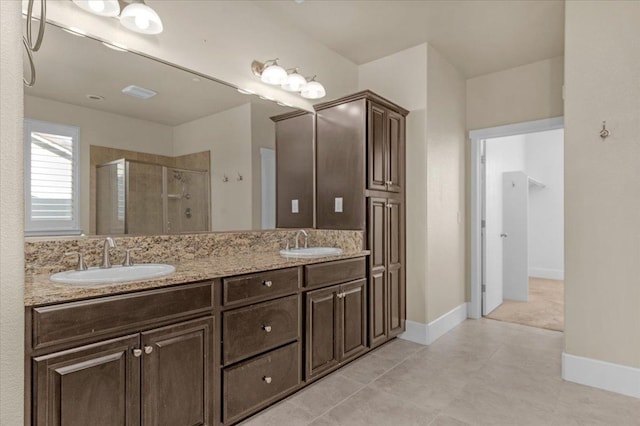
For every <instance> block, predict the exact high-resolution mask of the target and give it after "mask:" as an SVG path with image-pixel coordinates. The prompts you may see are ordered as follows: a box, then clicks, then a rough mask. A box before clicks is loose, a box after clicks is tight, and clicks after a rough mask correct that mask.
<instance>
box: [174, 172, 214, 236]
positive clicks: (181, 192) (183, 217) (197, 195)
mask: <svg viewBox="0 0 640 426" xmlns="http://www.w3.org/2000/svg"><path fill="white" fill-rule="evenodd" d="M164 180H165V195H166V196H165V209H166V222H165V232H167V233H179V232H203V231H208V230H209V173H207V172H200V171H194V170H185V169H177V168H170V167H166V168H165V179H164Z"/></svg>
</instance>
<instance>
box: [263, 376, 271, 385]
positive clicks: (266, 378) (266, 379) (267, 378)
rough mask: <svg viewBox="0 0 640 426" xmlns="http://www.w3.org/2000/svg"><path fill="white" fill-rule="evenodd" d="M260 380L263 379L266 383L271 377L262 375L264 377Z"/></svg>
mask: <svg viewBox="0 0 640 426" xmlns="http://www.w3.org/2000/svg"><path fill="white" fill-rule="evenodd" d="M262 380H264V381H265V383H267V384H269V383H271V377H269V376H264V377H263V378H262Z"/></svg>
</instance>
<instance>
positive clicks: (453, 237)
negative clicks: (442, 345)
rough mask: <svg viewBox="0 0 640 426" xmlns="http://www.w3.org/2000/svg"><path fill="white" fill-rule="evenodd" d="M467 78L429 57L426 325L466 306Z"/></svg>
mask: <svg viewBox="0 0 640 426" xmlns="http://www.w3.org/2000/svg"><path fill="white" fill-rule="evenodd" d="M465 91H466V86H465V79H464V77H463V76H462V74H461V73H460V72H459V71H458V70H456V69H455V68H454V67H453V65H451V64H450V63H449V62H448V61H447V60H446V59H445V58H444V56H442V55H441V54H440V52H438V51H437V50H435V49H434V48H433V47H431V46H429V48H428V58H427V187H426V190H427V253H428V256H427V322H431V321H433V320H435V319H437V318H438V317H440V316H442V315H444V314H446V313H447V312H449V311H450V310H452V309H454V308H456V307H458V306H459V305H461V304H463V303H464V302H465V287H466V286H465V265H466V263H465V223H464V222H465V221H464V212H465V198H464V195H465V139H466V138H465V133H466V132H465V124H466V122H465V121H466V120H465V106H466V100H465Z"/></svg>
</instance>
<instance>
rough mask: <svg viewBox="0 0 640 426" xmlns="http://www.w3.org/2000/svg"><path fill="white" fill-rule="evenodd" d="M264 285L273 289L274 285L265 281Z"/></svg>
mask: <svg viewBox="0 0 640 426" xmlns="http://www.w3.org/2000/svg"><path fill="white" fill-rule="evenodd" d="M262 284H264V285H265V286H266V287H271V286H272V285H273V283H272V282H271V281H265V282H263V283H262Z"/></svg>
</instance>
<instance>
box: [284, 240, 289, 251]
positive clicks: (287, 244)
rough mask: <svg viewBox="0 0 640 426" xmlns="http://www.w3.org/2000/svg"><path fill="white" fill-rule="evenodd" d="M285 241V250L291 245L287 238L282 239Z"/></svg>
mask: <svg viewBox="0 0 640 426" xmlns="http://www.w3.org/2000/svg"><path fill="white" fill-rule="evenodd" d="M284 242H285V250H289V249H290V248H291V246H290V245H289V239H288V238H287V239H286V240H284Z"/></svg>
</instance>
